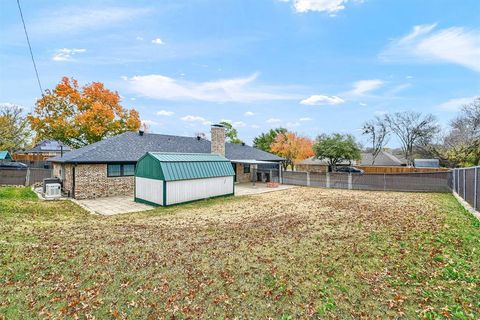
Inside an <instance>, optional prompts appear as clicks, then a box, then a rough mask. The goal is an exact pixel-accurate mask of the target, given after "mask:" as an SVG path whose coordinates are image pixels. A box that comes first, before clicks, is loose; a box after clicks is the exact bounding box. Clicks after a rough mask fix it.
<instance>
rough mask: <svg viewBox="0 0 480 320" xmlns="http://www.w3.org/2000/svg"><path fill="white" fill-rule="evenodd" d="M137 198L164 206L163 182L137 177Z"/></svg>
mask: <svg viewBox="0 0 480 320" xmlns="http://www.w3.org/2000/svg"><path fill="white" fill-rule="evenodd" d="M135 198H139V199H142V200H147V201H150V202H153V203H157V204H159V205H163V181H162V180H155V179H148V178H142V177H135Z"/></svg>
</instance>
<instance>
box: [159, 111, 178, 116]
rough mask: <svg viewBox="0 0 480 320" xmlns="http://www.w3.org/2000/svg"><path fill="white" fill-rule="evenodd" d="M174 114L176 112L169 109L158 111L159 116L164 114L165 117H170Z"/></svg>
mask: <svg viewBox="0 0 480 320" xmlns="http://www.w3.org/2000/svg"><path fill="white" fill-rule="evenodd" d="M174 114H175V112H173V111H168V110H160V111H158V112H157V116H164V117H170V116H172V115H174Z"/></svg>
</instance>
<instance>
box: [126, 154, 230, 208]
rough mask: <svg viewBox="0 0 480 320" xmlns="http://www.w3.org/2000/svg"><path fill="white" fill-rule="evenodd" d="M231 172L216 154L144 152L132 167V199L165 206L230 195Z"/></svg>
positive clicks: (226, 160) (227, 162)
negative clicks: (133, 189)
mask: <svg viewBox="0 0 480 320" xmlns="http://www.w3.org/2000/svg"><path fill="white" fill-rule="evenodd" d="M234 175H235V172H234V171H233V167H232V164H231V163H230V161H229V160H228V159H226V158H224V157H222V156H220V155H217V154H209V153H165V152H147V153H146V154H145V155H144V156H142V157H141V158H140V160H138V162H137V167H136V169H135V201H136V202H142V203H147V204H151V205H157V206H158V205H160V206H168V205H172V204H177V203H184V202H190V201H195V200H200V199H206V198H212V197H219V196H226V195H233V193H234Z"/></svg>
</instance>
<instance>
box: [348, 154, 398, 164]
mask: <svg viewBox="0 0 480 320" xmlns="http://www.w3.org/2000/svg"><path fill="white" fill-rule="evenodd" d="M361 156H362V160H361V162H360V163H359V164H358V163H357V164H358V165H362V166H372V161H373V154H372V153H370V152H363V153H362V154H361ZM401 165H405V162H404V161H402V160H400V159H399V158H397V157H395V156H394V155H393V154H391V153H389V152H386V151H380V153H379V154H378V155H377V157H376V158H375V163H374V164H373V166H401Z"/></svg>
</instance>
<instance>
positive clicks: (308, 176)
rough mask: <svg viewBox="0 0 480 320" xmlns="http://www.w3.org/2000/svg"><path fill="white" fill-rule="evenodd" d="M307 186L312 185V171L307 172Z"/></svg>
mask: <svg viewBox="0 0 480 320" xmlns="http://www.w3.org/2000/svg"><path fill="white" fill-rule="evenodd" d="M307 187H310V172H307Z"/></svg>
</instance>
